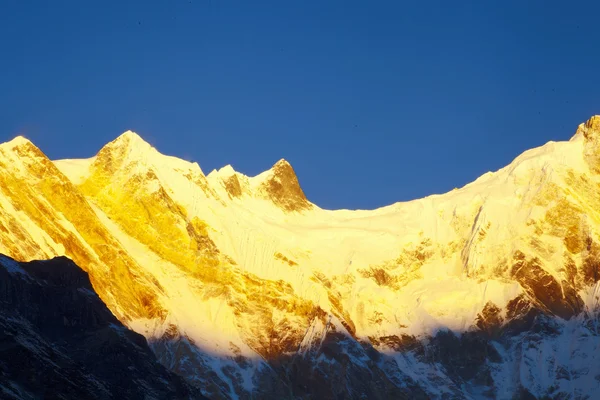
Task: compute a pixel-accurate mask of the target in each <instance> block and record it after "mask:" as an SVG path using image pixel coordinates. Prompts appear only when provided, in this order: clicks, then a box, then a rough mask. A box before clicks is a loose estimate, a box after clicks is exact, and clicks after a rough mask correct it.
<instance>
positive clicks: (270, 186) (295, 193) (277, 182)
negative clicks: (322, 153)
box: [261, 158, 312, 211]
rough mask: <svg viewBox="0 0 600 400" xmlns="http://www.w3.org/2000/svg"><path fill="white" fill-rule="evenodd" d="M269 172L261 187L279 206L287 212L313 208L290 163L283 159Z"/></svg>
mask: <svg viewBox="0 0 600 400" xmlns="http://www.w3.org/2000/svg"><path fill="white" fill-rule="evenodd" d="M269 172H270V173H269V174H268V176H267V178H266V179H265V180H264V181H263V183H262V184H261V187H262V188H263V190H264V191H265V192H266V193H267V195H268V197H269V198H270V199H271V200H272V201H273V202H274V203H275V204H276V205H277V206H279V207H280V208H281V209H283V210H285V211H303V210H309V209H311V208H312V204H311V203H310V202H309V201H308V200H307V199H306V195H305V194H304V191H303V190H302V188H301V187H300V182H298V177H297V176H296V172H295V171H294V168H292V166H291V165H290V163H289V162H287V161H286V160H285V159H283V158H282V159H281V160H279V161H277V162H276V163H275V165H273V167H272V168H271V170H270V171H269Z"/></svg>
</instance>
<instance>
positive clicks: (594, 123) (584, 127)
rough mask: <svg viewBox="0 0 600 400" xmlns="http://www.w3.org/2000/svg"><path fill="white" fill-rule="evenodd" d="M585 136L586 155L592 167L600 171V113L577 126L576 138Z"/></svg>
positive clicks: (597, 171)
mask: <svg viewBox="0 0 600 400" xmlns="http://www.w3.org/2000/svg"><path fill="white" fill-rule="evenodd" d="M581 137H583V139H584V141H585V144H584V151H583V154H584V157H585V160H586V161H587V163H588V165H589V167H590V169H591V170H592V171H594V172H596V173H600V115H594V116H592V117H591V118H590V119H588V120H587V121H586V122H584V123H583V124H581V125H579V127H578V128H577V133H576V134H575V137H574V138H581Z"/></svg>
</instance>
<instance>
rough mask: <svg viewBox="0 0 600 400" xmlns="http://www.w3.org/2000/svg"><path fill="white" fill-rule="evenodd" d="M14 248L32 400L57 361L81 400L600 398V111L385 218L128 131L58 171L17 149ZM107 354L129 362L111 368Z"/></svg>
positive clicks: (23, 384)
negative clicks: (39, 372) (206, 162)
mask: <svg viewBox="0 0 600 400" xmlns="http://www.w3.org/2000/svg"><path fill="white" fill-rule="evenodd" d="M390 184H394V183H390ZM357 190H360V188H358V187H357ZM0 253H3V254H5V257H3V258H2V259H0V264H2V267H3V268H4V269H2V268H0V276H2V280H1V282H2V287H0V296H1V297H0V300H1V301H2V304H1V305H2V306H3V308H2V310H1V313H0V317H1V319H0V324H1V325H2V326H3V327H4V329H5V330H4V332H5V333H4V338H3V339H2V340H1V341H0V355H2V356H1V357H0V372H1V373H2V375H1V377H0V385H2V386H1V387H0V389H2V390H4V392H5V393H11V395H14V398H21V397H19V393H21V394H22V398H40V397H36V396H40V394H39V393H41V392H40V390H42V389H41V388H43V387H44V384H42V383H40V381H39V380H36V381H35V382H29V381H28V380H27V379H25V378H24V376H25V375H26V374H27V373H26V372H22V374H21V375H18V374H16V375H15V374H12V375H11V373H10V371H11V370H12V368H13V367H11V363H12V362H13V361H12V356H11V354H19V359H20V360H22V359H26V360H34V361H35V362H33V361H31V363H29V361H27V363H29V364H27V365H28V366H25V367H23V368H29V369H31V368H34V369H43V370H46V369H47V370H50V369H52V368H53V367H52V363H56V362H57V361H56V360H57V357H58V359H60V362H61V363H62V364H60V365H61V368H54V369H53V371H54V372H53V374H54V375H56V376H55V377H53V378H51V379H52V382H54V383H53V385H54V386H52V387H53V388H55V389H56V393H62V395H64V398H72V396H73V395H75V393H76V392H73V391H71V390H76V389H77V388H81V390H87V391H88V392H89V393H93V392H95V393H96V394H95V395H96V397H89V398H103V394H106V396H105V397H104V398H110V396H115V393H118V392H119V391H120V392H122V391H123V390H130V392H128V393H131V395H130V398H136V397H135V396H141V395H140V393H142V392H143V391H144V390H146V391H147V393H149V394H148V398H153V397H152V396H154V398H200V396H202V395H203V396H206V397H208V398H215V399H271V398H278V399H308V398H318V399H363V398H364V399H389V398H399V399H400V398H410V399H417V398H423V399H426V398H431V399H479V398H498V399H513V398H531V399H542V398H561V399H593V398H595V393H596V391H597V390H598V389H599V388H600V359H599V357H600V356H598V354H599V353H598V351H597V350H598V348H599V346H600V327H599V323H600V321H599V316H598V302H599V297H600V294H599V292H600V288H599V285H598V280H600V277H599V275H600V116H594V117H592V118H590V119H589V120H588V121H587V122H585V123H583V124H581V125H580V126H579V127H578V128H577V130H576V132H575V134H574V136H573V137H572V139H571V140H569V141H567V142H549V143H547V144H545V145H543V146H541V147H539V148H536V149H532V150H529V151H526V152H525V153H523V154H521V155H520V156H518V157H517V158H516V159H515V160H514V161H513V162H512V163H511V164H509V165H508V166H507V167H505V168H502V169H501V170H498V171H496V172H488V173H486V174H484V175H483V176H481V177H480V178H478V179H477V180H476V181H474V182H472V183H470V184H468V185H466V186H464V187H462V188H457V189H454V190H453V191H451V192H449V193H446V194H442V195H433V196H429V197H426V198H424V199H419V200H414V201H410V202H401V203H396V204H393V205H390V206H387V207H383V208H379V209H376V210H325V209H322V208H320V207H319V206H318V205H316V204H314V203H312V202H311V201H310V200H309V199H307V198H306V196H305V194H304V192H303V190H302V188H301V186H300V183H299V181H298V178H297V176H296V174H295V172H294V169H293V167H292V166H291V165H290V164H289V163H288V162H287V161H285V160H280V161H278V162H277V163H276V164H275V165H273V167H272V168H270V169H269V170H267V171H266V172H263V173H261V174H259V175H257V176H254V177H249V176H246V175H244V174H242V173H240V172H237V171H235V170H234V169H233V168H232V167H231V166H226V167H224V168H221V169H219V170H215V171H212V172H210V173H209V174H205V173H204V172H203V171H202V169H201V168H200V166H199V165H198V164H197V163H190V162H187V161H184V160H181V159H178V158H175V157H171V156H167V155H163V154H161V153H160V152H159V151H158V150H156V149H155V148H153V147H152V146H151V145H150V144H148V143H147V142H145V141H144V140H143V139H142V138H141V137H140V136H139V135H137V134H136V133H134V132H131V131H128V132H125V133H123V134H122V135H121V136H119V137H118V138H117V139H115V140H114V141H112V142H110V143H108V144H107V145H105V146H104V147H103V148H102V149H100V151H99V152H98V153H97V154H96V155H95V156H94V157H92V158H89V159H69V160H55V161H52V160H50V159H49V158H48V157H47V156H46V155H45V154H44V153H43V152H42V151H41V150H40V149H38V148H37V147H36V146H35V145H34V144H33V143H31V142H30V141H29V140H27V139H25V138H23V137H17V138H15V139H13V140H12V141H10V142H7V143H4V144H1V145H0ZM33 260H46V261H36V262H31V261H33ZM71 260H72V261H71ZM40 293H44V294H40ZM100 300H101V301H100ZM73 310H79V311H73ZM90 310H92V311H90ZM73 313H75V314H73ZM83 315H85V316H86V317H85V318H84V317H83ZM72 321H75V322H72ZM75 326H77V327H79V328H78V329H77V330H75V331H74V330H73V329H71V328H73V327H75ZM6 332H12V333H10V334H7V333H6ZM82 332H85V333H82ZM119 335H121V336H119ZM140 335H141V336H140ZM61 337H62V339H61ZM15 343H16V344H15ZM28 343H29V344H28ZM31 343H36V346H32V345H30V344H31ZM107 343H108V344H107ZM105 345H106V346H108V348H111V349H113V348H114V347H112V346H121V347H122V349H123V350H119V351H120V352H123V353H119V354H126V355H127V356H123V357H121V358H120V359H113V360H112V362H113V363H114V364H110V365H112V367H110V366H109V364H101V363H98V354H96V353H97V351H98V348H99V347H98V346H105ZM15 346H16V347H15ZM6 349H19V353H13V352H12V351H13V350H11V351H8V350H6ZM50 349H53V350H50ZM14 351H15V352H16V351H17V350H14ZM50 351H54V352H55V353H56V354H58V355H57V356H52V357H50V356H48V354H50V353H49V352H50ZM110 351H112V350H109V352H110ZM100 358H102V357H100ZM128 360H129V361H128ZM105 361H106V362H107V363H108V362H109V361H110V360H105ZM14 362H16V361H14ZM19 362H21V361H19ZM128 362H130V365H127V364H128ZM71 365H81V368H74V367H72V366H71ZM165 367H166V368H165ZM111 368H113V369H114V368H118V369H120V370H122V371H124V375H122V376H114V374H112V373H109V372H110V370H111ZM107 370H108V371H109V372H107ZM24 371H27V369H25V370H24ZM82 371H83V372H82ZM112 372H114V370H113V371H112ZM54 375H53V376H54ZM128 377H129V382H132V381H135V382H138V383H139V385H138V388H137V389H134V388H133V387H132V385H131V384H130V383H126V382H123V380H127V379H128ZM48 379H50V378H48ZM79 382H81V383H79ZM115 388H117V389H115ZM140 388H141V389H140ZM77 390H79V389H77ZM140 390H142V392H140ZM61 391H63V392H61ZM25 394H27V396H30V397H25ZM79 395H80V396H81V397H80V398H87V397H85V396H87V395H85V394H79ZM90 396H91V395H90ZM186 396H187V397H186ZM41 398H44V397H43V396H42V397H41ZM45 398H52V397H45ZM56 398H61V397H56ZM116 398H118V397H116ZM139 398H143V397H139Z"/></svg>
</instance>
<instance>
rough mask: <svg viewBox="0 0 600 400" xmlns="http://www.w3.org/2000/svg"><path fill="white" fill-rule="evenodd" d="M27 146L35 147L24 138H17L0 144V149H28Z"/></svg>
mask: <svg viewBox="0 0 600 400" xmlns="http://www.w3.org/2000/svg"><path fill="white" fill-rule="evenodd" d="M29 146H33V147H35V145H34V144H33V143H32V142H31V141H30V140H29V139H27V138H26V137H24V136H21V135H19V136H17V137H15V138H14V139H13V140H11V141H8V142H5V143H2V144H0V147H2V148H3V149H11V150H13V149H16V148H23V147H29Z"/></svg>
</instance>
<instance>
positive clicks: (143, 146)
mask: <svg viewBox="0 0 600 400" xmlns="http://www.w3.org/2000/svg"><path fill="white" fill-rule="evenodd" d="M152 150H154V148H153V147H152V146H151V145H150V144H149V143H148V142H146V141H145V140H144V139H142V137H141V136H140V135H138V134H137V133H135V132H133V131H126V132H124V133H122V134H121V135H120V136H119V137H117V138H116V139H115V140H113V141H112V142H110V143H108V144H107V145H105V146H104V147H103V148H102V149H101V150H100V151H99V152H98V154H97V156H96V161H95V163H94V164H97V165H103V167H104V168H106V169H108V170H109V171H113V172H114V171H115V170H116V169H118V168H119V167H120V166H121V165H123V164H124V163H126V162H127V160H130V161H141V160H145V159H146V158H147V157H148V155H149V154H150V153H151V152H152Z"/></svg>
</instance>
